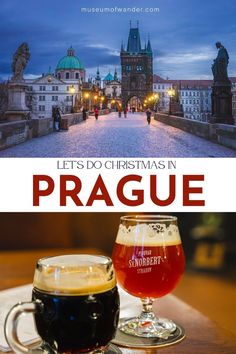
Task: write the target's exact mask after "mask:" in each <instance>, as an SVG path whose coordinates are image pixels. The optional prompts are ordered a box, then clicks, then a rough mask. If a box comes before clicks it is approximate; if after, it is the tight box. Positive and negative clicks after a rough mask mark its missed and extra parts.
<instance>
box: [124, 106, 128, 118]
mask: <svg viewBox="0 0 236 354" xmlns="http://www.w3.org/2000/svg"><path fill="white" fill-rule="evenodd" d="M127 112H128V108H127V107H125V108H124V117H125V118H127Z"/></svg>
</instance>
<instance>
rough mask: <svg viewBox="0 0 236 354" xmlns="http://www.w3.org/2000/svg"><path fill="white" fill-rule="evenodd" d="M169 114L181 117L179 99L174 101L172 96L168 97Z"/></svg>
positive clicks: (181, 110)
mask: <svg viewBox="0 0 236 354" xmlns="http://www.w3.org/2000/svg"><path fill="white" fill-rule="evenodd" d="M169 114H170V115H172V116H176V117H183V116H184V112H183V107H182V105H181V104H180V102H179V101H175V100H174V99H173V98H170V107H169Z"/></svg>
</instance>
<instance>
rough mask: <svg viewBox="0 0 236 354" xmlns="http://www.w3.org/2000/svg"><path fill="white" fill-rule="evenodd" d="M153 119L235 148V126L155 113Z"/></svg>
mask: <svg viewBox="0 0 236 354" xmlns="http://www.w3.org/2000/svg"><path fill="white" fill-rule="evenodd" d="M154 119H155V120H157V121H159V122H162V123H165V124H167V125H171V126H172V127H175V128H178V129H181V130H184V131H186V132H188V133H191V134H194V135H197V136H200V137H201V138H204V139H207V140H211V141H214V142H217V143H219V144H221V145H224V146H227V147H230V148H233V149H236V126H235V125H228V124H209V123H207V122H199V121H197V120H193V119H188V118H181V117H177V116H172V115H168V114H162V113H156V114H155V116H154Z"/></svg>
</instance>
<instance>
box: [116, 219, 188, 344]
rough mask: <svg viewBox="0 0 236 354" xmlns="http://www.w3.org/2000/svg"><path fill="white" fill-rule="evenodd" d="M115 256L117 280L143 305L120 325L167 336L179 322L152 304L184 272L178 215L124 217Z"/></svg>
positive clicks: (139, 332)
mask: <svg viewBox="0 0 236 354" xmlns="http://www.w3.org/2000/svg"><path fill="white" fill-rule="evenodd" d="M112 258H113V264H114V267H115V271H116V276H117V280H118V283H119V284H120V285H121V287H122V288H123V289H124V290H125V291H127V292H128V293H129V294H131V295H133V296H136V297H139V298H140V299H141V301H142V305H143V311H142V313H141V314H140V316H138V317H135V318H131V319H126V320H123V321H121V322H120V325H119V329H120V330H121V331H123V332H125V333H126V334H130V335H134V336H139V337H148V338H150V337H154V338H155V337H160V338H168V337H169V336H170V335H171V334H172V333H173V332H174V331H175V330H176V325H175V323H174V322H173V321H171V320H168V319H160V318H157V317H156V316H155V314H154V313H153V311H152V304H153V301H154V300H155V299H158V298H160V297H162V296H164V295H166V294H168V293H170V292H171V291H172V290H173V289H174V288H175V286H176V284H177V283H178V281H179V280H180V278H181V276H182V274H183V272H184V268H185V257H184V252H183V248H182V244H181V238H180V234H179V230H178V226H177V218H176V217H172V216H156V215H154V216H152V215H151V216H147V215H138V216H124V217H122V218H121V222H120V226H119V230H118V234H117V238H116V242H115V246H114V250H113V256H112Z"/></svg>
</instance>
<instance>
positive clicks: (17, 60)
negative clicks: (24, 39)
mask: <svg viewBox="0 0 236 354" xmlns="http://www.w3.org/2000/svg"><path fill="white" fill-rule="evenodd" d="M29 59H30V51H29V46H28V44H27V43H22V44H21V45H20V46H19V48H18V49H17V50H16V52H15V54H14V56H13V61H12V71H13V77H12V81H15V82H21V81H23V72H24V70H25V68H26V66H27V63H28V61H29Z"/></svg>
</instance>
